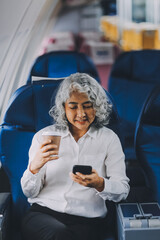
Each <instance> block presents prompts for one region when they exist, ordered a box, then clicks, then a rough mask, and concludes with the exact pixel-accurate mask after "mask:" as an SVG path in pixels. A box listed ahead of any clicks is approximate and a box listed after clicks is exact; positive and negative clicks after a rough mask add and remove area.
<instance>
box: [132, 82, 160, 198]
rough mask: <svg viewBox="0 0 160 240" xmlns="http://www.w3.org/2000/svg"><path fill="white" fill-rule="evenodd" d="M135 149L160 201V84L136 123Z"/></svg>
mask: <svg viewBox="0 0 160 240" xmlns="http://www.w3.org/2000/svg"><path fill="white" fill-rule="evenodd" d="M135 149H136V155H137V158H138V161H139V162H140V163H141V166H142V167H143V169H144V171H145V173H146V176H147V185H148V188H149V189H150V192H151V195H152V198H153V200H154V201H158V202H159V203H160V85H159V86H156V87H155V88H154V89H153V90H152V92H151V93H150V95H149V96H148V98H147V99H146V101H145V103H144V105H143V108H142V111H141V113H140V116H139V119H138V121H137V125H136V133H135Z"/></svg>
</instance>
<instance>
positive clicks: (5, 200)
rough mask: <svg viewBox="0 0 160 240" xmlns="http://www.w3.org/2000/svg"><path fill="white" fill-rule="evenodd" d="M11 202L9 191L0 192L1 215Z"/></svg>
mask: <svg viewBox="0 0 160 240" xmlns="http://www.w3.org/2000/svg"><path fill="white" fill-rule="evenodd" d="M10 202H11V193H7V192H6V193H0V214H1V215H3V214H4V212H5V210H6V209H7V208H8V206H9V205H10Z"/></svg>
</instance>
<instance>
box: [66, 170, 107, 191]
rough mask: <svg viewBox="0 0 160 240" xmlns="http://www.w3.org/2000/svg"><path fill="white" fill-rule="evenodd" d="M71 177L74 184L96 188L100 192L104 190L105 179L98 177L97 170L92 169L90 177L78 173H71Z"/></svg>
mask: <svg viewBox="0 0 160 240" xmlns="http://www.w3.org/2000/svg"><path fill="white" fill-rule="evenodd" d="M70 177H71V178H72V180H73V181H74V182H77V183H79V184H81V185H83V186H85V187H92V188H95V189H96V190H97V191H99V192H102V191H103V189H104V179H103V178H102V177H100V176H99V175H98V173H97V171H96V170H95V169H92V173H91V174H89V175H84V174H82V173H80V172H77V173H76V174H73V173H70Z"/></svg>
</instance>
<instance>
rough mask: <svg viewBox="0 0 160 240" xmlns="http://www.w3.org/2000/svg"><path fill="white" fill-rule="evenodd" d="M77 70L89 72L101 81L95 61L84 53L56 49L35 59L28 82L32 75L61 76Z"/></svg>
mask: <svg viewBox="0 0 160 240" xmlns="http://www.w3.org/2000/svg"><path fill="white" fill-rule="evenodd" d="M76 72H81V73H87V74H89V75H90V76H92V77H93V78H95V79H96V80H97V81H98V82H100V78H99V76H98V72H97V70H96V67H95V65H94V63H93V61H92V60H91V58H89V57H88V56H86V55H85V54H84V53H78V52H75V51H54V52H49V53H46V54H44V55H42V56H40V57H38V58H37V59H36V60H35V63H34V64H33V67H32V69H31V72H30V74H29V78H28V83H31V80H32V76H40V77H51V78H61V77H67V76H69V75H70V74H72V73H76Z"/></svg>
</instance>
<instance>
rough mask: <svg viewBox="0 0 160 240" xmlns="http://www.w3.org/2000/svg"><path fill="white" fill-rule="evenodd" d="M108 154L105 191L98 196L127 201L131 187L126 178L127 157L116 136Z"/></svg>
mask: <svg viewBox="0 0 160 240" xmlns="http://www.w3.org/2000/svg"><path fill="white" fill-rule="evenodd" d="M107 152H108V154H107V157H106V159H105V165H106V175H107V177H106V178H104V190H103V191H102V192H97V194H99V196H100V197H102V198H103V199H104V200H112V201H114V202H119V201H121V200H122V199H126V197H127V196H128V193H129V190H130V187H129V184H128V183H129V179H128V177H127V176H126V167H125V156H124V153H123V150H122V146H121V143H120V140H119V138H118V136H117V135H116V134H114V135H113V137H112V139H111V142H110V144H109V145H108V151H107Z"/></svg>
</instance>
